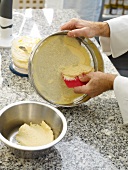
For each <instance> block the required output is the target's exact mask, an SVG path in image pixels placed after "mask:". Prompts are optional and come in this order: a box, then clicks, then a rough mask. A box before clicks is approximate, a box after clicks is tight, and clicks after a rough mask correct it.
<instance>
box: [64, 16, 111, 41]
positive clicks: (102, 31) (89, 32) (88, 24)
mask: <svg viewBox="0 0 128 170" xmlns="http://www.w3.org/2000/svg"><path fill="white" fill-rule="evenodd" d="M61 30H70V31H69V32H68V34H67V35H68V36H70V37H87V38H92V37H95V36H104V37H109V36H110V28H109V25H108V24H107V22H92V21H86V20H81V19H75V18H73V19H71V20H70V21H69V22H67V23H65V24H64V25H63V26H61Z"/></svg>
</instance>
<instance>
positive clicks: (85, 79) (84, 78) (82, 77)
mask: <svg viewBox="0 0 128 170" xmlns="http://www.w3.org/2000/svg"><path fill="white" fill-rule="evenodd" d="M79 79H80V81H82V82H88V81H89V80H90V77H89V76H88V75H87V74H81V75H80V76H79Z"/></svg>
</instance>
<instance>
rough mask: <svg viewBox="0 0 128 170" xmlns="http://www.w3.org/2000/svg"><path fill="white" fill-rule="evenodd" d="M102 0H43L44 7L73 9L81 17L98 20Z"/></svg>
mask: <svg viewBox="0 0 128 170" xmlns="http://www.w3.org/2000/svg"><path fill="white" fill-rule="evenodd" d="M101 6H102V0H77V1H74V0H45V7H46V8H59V9H74V10H76V11H77V13H78V14H79V16H80V18H81V19H86V20H90V21H98V20H99V16H100V11H101Z"/></svg>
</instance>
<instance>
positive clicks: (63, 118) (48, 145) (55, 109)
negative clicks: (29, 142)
mask: <svg viewBox="0 0 128 170" xmlns="http://www.w3.org/2000/svg"><path fill="white" fill-rule="evenodd" d="M29 103H31V104H39V105H43V106H46V107H49V108H50V109H52V110H54V111H55V112H56V113H57V114H58V115H59V117H60V118H61V120H62V123H63V129H62V132H61V133H60V135H59V136H58V137H57V138H56V139H55V140H53V141H52V142H51V143H49V144H46V145H42V146H32V147H31V146H22V145H17V144H15V143H12V142H10V141H9V140H7V139H6V138H5V137H4V136H3V135H2V134H1V133H0V140H1V141H2V142H3V143H5V144H6V145H7V146H10V147H12V148H15V149H18V150H24V151H39V150H44V149H48V148H50V147H52V146H54V145H55V144H57V143H58V142H59V141H60V140H61V139H62V138H63V137H64V136H65V134H66V131H67V121H66V118H65V116H64V115H63V113H62V112H60V111H59V110H58V109H57V108H55V107H53V106H51V105H49V104H46V103H42V102H36V101H20V102H15V103H11V104H9V105H7V106H5V107H4V108H3V109H1V110H0V116H1V115H2V114H3V113H4V112H5V111H6V110H7V109H9V108H11V107H13V106H16V105H19V104H29Z"/></svg>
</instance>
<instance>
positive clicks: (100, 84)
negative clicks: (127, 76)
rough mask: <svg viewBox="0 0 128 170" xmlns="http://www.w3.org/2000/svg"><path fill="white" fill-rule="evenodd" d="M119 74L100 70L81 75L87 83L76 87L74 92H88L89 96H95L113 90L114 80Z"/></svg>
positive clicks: (81, 79)
mask: <svg viewBox="0 0 128 170" xmlns="http://www.w3.org/2000/svg"><path fill="white" fill-rule="evenodd" d="M116 76H117V75H114V74H108V73H103V72H100V71H97V72H90V73H88V74H86V75H83V74H82V75H80V76H79V79H80V81H82V82H85V83H86V85H83V86H78V87H74V92H75V93H79V94H87V95H88V96H89V97H95V96H98V95H100V94H102V93H103V92H105V91H108V90H112V89H113V84H114V80H115V78H116Z"/></svg>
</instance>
